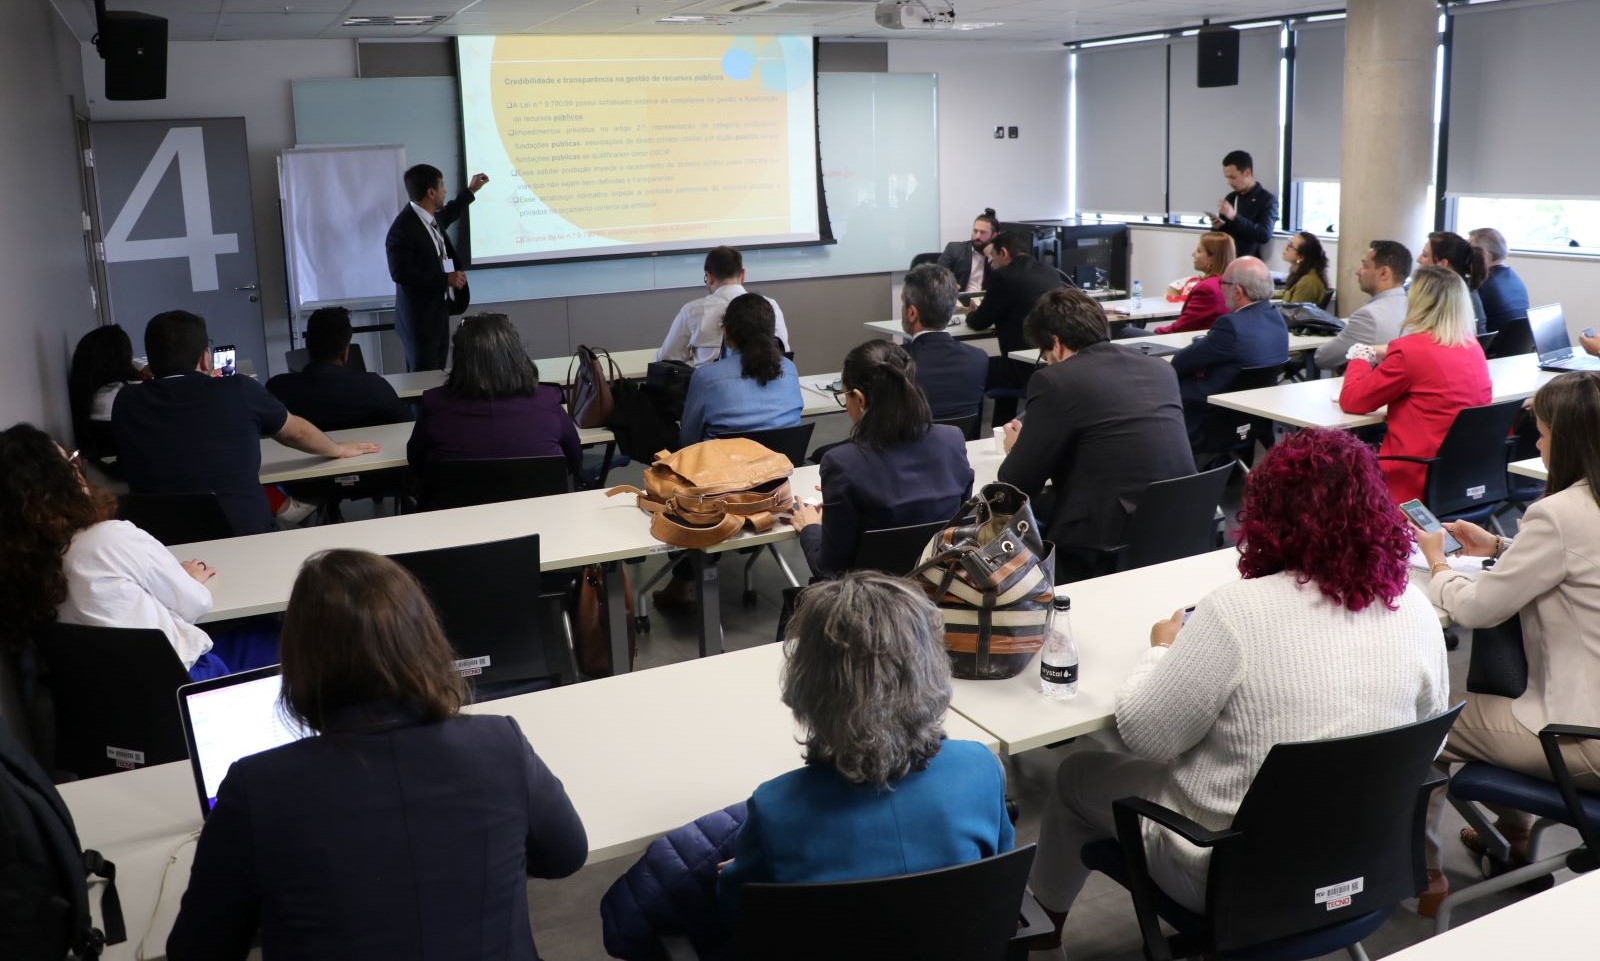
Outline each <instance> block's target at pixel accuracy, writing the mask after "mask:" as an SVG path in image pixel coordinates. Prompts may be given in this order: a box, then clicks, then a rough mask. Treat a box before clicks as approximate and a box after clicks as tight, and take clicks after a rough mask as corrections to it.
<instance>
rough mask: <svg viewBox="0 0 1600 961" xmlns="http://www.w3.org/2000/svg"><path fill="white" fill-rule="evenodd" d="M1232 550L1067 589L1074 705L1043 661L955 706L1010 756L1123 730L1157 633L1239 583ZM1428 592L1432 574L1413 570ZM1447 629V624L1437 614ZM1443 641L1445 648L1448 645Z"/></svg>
mask: <svg viewBox="0 0 1600 961" xmlns="http://www.w3.org/2000/svg"><path fill="white" fill-rule="evenodd" d="M1238 565H1239V551H1238V550H1237V549H1236V548H1233V547H1226V548H1223V549H1221V550H1217V551H1212V552H1210V553H1208V554H1197V555H1195V556H1194V557H1186V558H1183V559H1181V560H1176V561H1168V562H1166V563H1164V564H1155V565H1152V566H1150V567H1142V568H1138V569H1136V570H1131V571H1123V572H1121V573H1119V574H1108V575H1106V576H1104V577H1096V578H1093V579H1091V580H1086V581H1077V582H1075V583H1072V584H1063V585H1061V586H1060V587H1058V588H1056V593H1057V594H1060V595H1062V596H1065V597H1070V598H1072V637H1073V640H1074V641H1076V642H1077V645H1078V671H1079V673H1078V696H1077V697H1075V698H1073V699H1072V700H1068V701H1057V700H1052V699H1050V698H1047V697H1045V696H1044V695H1043V694H1041V693H1040V691H1039V667H1038V655H1034V658H1033V660H1031V661H1029V663H1028V666H1027V667H1025V668H1023V669H1022V671H1021V672H1020V673H1018V674H1017V675H1016V676H1015V677H1011V678H1008V679H1006V680H1003V681H960V680H958V681H956V682H955V696H954V698H953V699H952V701H951V706H952V707H954V708H955V709H956V710H957V711H959V712H960V713H961V714H962V716H964V717H966V718H967V720H969V721H972V722H973V723H974V724H976V725H978V726H979V727H981V728H983V729H984V730H985V731H988V732H989V733H990V734H993V735H994V736H995V737H996V738H998V739H999V741H1000V747H1001V750H1002V751H1004V752H1005V753H1006V754H1021V753H1022V752H1023V751H1028V750H1031V749H1033V748H1036V747H1042V746H1044V745H1046V744H1054V743H1056V742H1057V741H1064V740H1066V739H1067V738H1071V737H1079V736H1082V735H1084V734H1089V733H1092V732H1094V731H1099V730H1102V729H1105V728H1110V727H1115V726H1116V695H1117V689H1118V688H1119V687H1121V686H1122V682H1123V681H1124V680H1125V679H1126V678H1127V677H1128V675H1130V674H1132V673H1133V669H1134V667H1135V666H1136V665H1137V664H1138V662H1139V658H1140V657H1142V656H1143V655H1144V652H1145V651H1147V650H1149V649H1150V627H1151V625H1152V624H1154V623H1155V622H1156V621H1159V620H1164V619H1166V618H1168V617H1171V616H1172V612H1173V611H1176V610H1178V609H1180V608H1184V607H1188V606H1190V605H1192V604H1195V603H1197V602H1199V600H1200V599H1201V598H1202V597H1204V596H1205V595H1206V594H1208V593H1210V592H1211V591H1213V590H1215V589H1216V588H1218V587H1222V586H1223V585H1225V584H1229V583H1232V582H1233V581H1236V580H1238V579H1239V567H1238ZM1408 570H1409V572H1410V575H1411V579H1412V582H1413V583H1415V584H1417V585H1418V586H1419V587H1425V586H1426V584H1427V580H1428V574H1427V572H1426V571H1424V570H1421V569H1419V568H1414V567H1413V568H1409V569H1408ZM1435 612H1436V613H1438V614H1439V621H1440V624H1441V625H1442V624H1447V623H1448V620H1447V618H1446V617H1445V615H1444V612H1443V611H1439V610H1438V609H1437V608H1435ZM1441 643H1442V642H1441Z"/></svg>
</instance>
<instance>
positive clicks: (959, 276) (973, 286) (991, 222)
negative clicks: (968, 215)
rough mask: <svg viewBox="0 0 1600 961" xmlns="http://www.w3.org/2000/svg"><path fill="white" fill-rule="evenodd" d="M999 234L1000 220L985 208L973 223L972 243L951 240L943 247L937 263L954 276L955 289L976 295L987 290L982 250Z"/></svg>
mask: <svg viewBox="0 0 1600 961" xmlns="http://www.w3.org/2000/svg"><path fill="white" fill-rule="evenodd" d="M999 232H1000V221H999V219H998V218H997V217H995V215H994V208H993V207H985V208H984V211H983V213H981V214H979V215H978V217H977V219H975V220H974V221H972V239H971V240H952V241H951V242H950V243H948V244H945V245H944V252H943V253H941V254H940V255H939V261H938V263H939V266H941V267H943V268H944V269H946V270H948V271H950V273H952V274H954V275H955V278H956V289H957V290H959V291H961V292H963V293H976V292H978V291H980V290H987V289H988V287H989V284H988V264H987V263H986V262H985V261H984V258H983V248H985V247H987V246H989V241H991V240H993V239H994V235H995V234H997V233H999Z"/></svg>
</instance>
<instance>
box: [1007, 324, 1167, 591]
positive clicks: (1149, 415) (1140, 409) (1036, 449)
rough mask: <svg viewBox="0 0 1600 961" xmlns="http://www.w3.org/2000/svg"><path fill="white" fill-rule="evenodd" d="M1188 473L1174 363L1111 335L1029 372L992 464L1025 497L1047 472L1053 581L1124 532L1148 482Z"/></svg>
mask: <svg viewBox="0 0 1600 961" xmlns="http://www.w3.org/2000/svg"><path fill="white" fill-rule="evenodd" d="M1192 473H1194V455H1193V454H1191V453H1190V452H1189V439H1188V437H1187V436H1186V435H1185V433H1184V429H1183V406H1182V402H1181V401H1180V400H1179V397H1178V378H1177V377H1176V376H1175V375H1174V374H1173V372H1172V366H1171V365H1170V364H1168V363H1167V362H1166V361H1164V360H1161V359H1158V358H1155V357H1147V356H1145V355H1144V354H1141V353H1140V352H1138V351H1136V350H1130V349H1128V348H1127V347H1120V346H1118V345H1116V344H1112V343H1099V344H1091V345H1089V346H1088V347H1085V348H1084V349H1082V350H1080V351H1078V352H1077V353H1075V354H1073V355H1072V356H1071V357H1069V358H1067V359H1066V360H1064V361H1061V362H1060V363H1057V364H1051V365H1050V366H1049V367H1045V368H1043V369H1041V370H1038V371H1035V372H1034V375H1033V379H1032V380H1030V381H1029V382H1028V409H1027V418H1026V419H1025V420H1024V421H1023V422H1022V433H1021V434H1019V435H1018V436H1017V442H1016V444H1015V445H1014V446H1013V447H1012V448H1011V452H1010V453H1009V454H1007V455H1006V459H1005V460H1004V461H1003V462H1002V463H1001V464H1000V480H1002V481H1004V482H1006V483H1007V484H1013V485H1015V486H1017V487H1019V488H1021V489H1022V492H1023V493H1025V494H1027V495H1028V496H1029V497H1037V496H1038V495H1039V493H1040V491H1041V490H1043V488H1044V484H1045V481H1047V480H1048V481H1051V482H1052V484H1053V485H1054V487H1055V492H1056V493H1055V496H1056V506H1055V513H1054V514H1053V515H1052V516H1051V518H1050V521H1049V524H1050V540H1052V541H1054V542H1055V545H1056V581H1057V583H1060V582H1062V581H1063V580H1065V579H1067V578H1076V577H1081V576H1085V575H1086V574H1087V573H1088V572H1090V571H1092V570H1093V568H1094V561H1095V560H1096V558H1095V557H1094V556H1093V552H1094V550H1095V549H1096V548H1101V547H1114V546H1116V545H1117V544H1120V543H1121V542H1122V538H1123V534H1124V531H1125V530H1126V528H1127V523H1128V511H1129V509H1130V508H1132V507H1133V506H1134V505H1135V503H1136V502H1137V500H1138V497H1139V495H1140V494H1142V493H1144V489H1145V488H1146V487H1148V486H1149V485H1150V484H1151V483H1153V482H1155V481H1160V480H1170V479H1171V478H1174V477H1186V476H1188V475H1189V474H1192ZM1042 522H1043V519H1042V518H1041V523H1042Z"/></svg>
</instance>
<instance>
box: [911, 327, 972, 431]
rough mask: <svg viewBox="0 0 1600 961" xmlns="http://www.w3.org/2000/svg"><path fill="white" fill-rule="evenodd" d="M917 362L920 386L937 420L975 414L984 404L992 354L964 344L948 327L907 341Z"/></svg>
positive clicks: (924, 333) (930, 331)
mask: <svg viewBox="0 0 1600 961" xmlns="http://www.w3.org/2000/svg"><path fill="white" fill-rule="evenodd" d="M906 353H908V354H910V355H911V359H912V360H914V361H916V363H917V386H919V387H921V388H922V392H923V394H925V395H927V398H928V407H929V408H930V409H931V410H932V411H933V417H934V419H935V420H949V419H950V418H954V417H966V416H968V415H970V414H976V413H977V412H978V410H979V408H981V407H982V406H983V388H984V382H985V381H986V380H987V379H988V377H989V355H988V354H985V353H984V352H983V351H981V350H979V349H978V348H976V347H974V346H972V345H971V344H963V343H962V342H961V341H959V340H956V339H955V337H953V336H951V334H950V332H949V331H947V330H928V331H923V332H922V333H920V334H918V335H917V336H916V338H915V339H913V340H912V341H911V342H910V343H908V344H906Z"/></svg>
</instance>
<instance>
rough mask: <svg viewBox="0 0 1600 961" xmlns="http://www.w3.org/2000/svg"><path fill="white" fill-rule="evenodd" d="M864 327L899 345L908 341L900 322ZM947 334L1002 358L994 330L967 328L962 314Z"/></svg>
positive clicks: (870, 323) (952, 320)
mask: <svg viewBox="0 0 1600 961" xmlns="http://www.w3.org/2000/svg"><path fill="white" fill-rule="evenodd" d="M862 326H864V327H866V328H867V333H869V334H877V335H878V336H880V337H887V338H889V339H890V340H892V341H894V342H895V343H897V344H904V343H905V342H906V340H907V339H908V338H907V337H906V332H905V329H904V328H903V327H901V326H900V321H898V320H869V321H867V322H866V323H865V324H863V325H862ZM945 332H946V333H948V334H949V335H950V336H951V337H954V338H955V339H956V340H961V341H966V342H967V343H969V344H971V345H972V346H974V347H977V348H978V349H980V350H982V351H983V352H984V353H986V354H988V355H989V356H990V357H999V356H1000V340H999V338H997V337H996V336H995V334H994V329H993V328H990V329H989V330H973V329H972V328H971V327H968V326H967V322H966V319H965V317H964V316H963V315H961V314H957V315H955V316H954V317H951V318H950V326H948V327H946V328H945Z"/></svg>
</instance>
